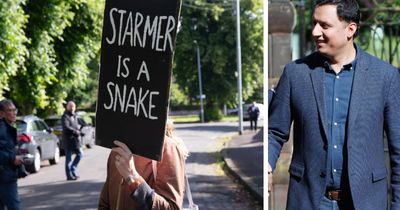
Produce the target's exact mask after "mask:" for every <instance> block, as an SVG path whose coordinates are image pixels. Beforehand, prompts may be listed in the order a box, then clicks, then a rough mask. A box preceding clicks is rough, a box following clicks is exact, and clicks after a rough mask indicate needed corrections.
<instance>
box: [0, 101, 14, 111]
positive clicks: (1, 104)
mask: <svg viewBox="0 0 400 210" xmlns="http://www.w3.org/2000/svg"><path fill="white" fill-rule="evenodd" d="M11 105H14V103H13V102H12V101H11V100H10V99H3V100H1V101H0V111H5V110H6V107H8V106H11Z"/></svg>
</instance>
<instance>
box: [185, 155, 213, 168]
mask: <svg viewBox="0 0 400 210" xmlns="http://www.w3.org/2000/svg"><path fill="white" fill-rule="evenodd" d="M218 155H219V152H190V153H189V157H188V159H186V163H198V164H203V165H211V164H214V163H215V162H216V161H217V157H218Z"/></svg>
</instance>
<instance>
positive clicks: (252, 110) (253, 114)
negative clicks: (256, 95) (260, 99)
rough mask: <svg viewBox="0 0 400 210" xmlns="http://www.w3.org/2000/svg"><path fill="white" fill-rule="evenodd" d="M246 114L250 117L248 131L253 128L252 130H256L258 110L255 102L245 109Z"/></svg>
mask: <svg viewBox="0 0 400 210" xmlns="http://www.w3.org/2000/svg"><path fill="white" fill-rule="evenodd" d="M247 112H248V113H249V117H250V130H253V128H254V130H257V120H258V116H260V110H259V109H258V107H257V106H256V102H253V104H252V105H251V106H250V107H249V108H248V109H247ZM253 124H254V126H253Z"/></svg>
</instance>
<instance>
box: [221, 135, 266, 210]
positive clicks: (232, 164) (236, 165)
mask: <svg viewBox="0 0 400 210" xmlns="http://www.w3.org/2000/svg"><path fill="white" fill-rule="evenodd" d="M263 134H264V129H263V128H262V127H261V129H258V130H257V131H250V130H245V131H244V132H243V133H242V135H236V136H233V137H232V138H231V140H230V141H229V142H227V143H226V144H225V148H224V149H223V150H222V151H221V153H222V157H223V159H224V161H225V163H226V166H227V169H228V171H229V172H230V173H231V174H232V175H233V176H235V177H236V178H237V179H238V180H239V181H240V182H241V183H242V184H243V185H244V186H245V187H246V188H247V189H248V190H249V192H250V193H251V194H252V195H253V197H254V198H255V199H257V200H258V201H259V202H260V203H263Z"/></svg>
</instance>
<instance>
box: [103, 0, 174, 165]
mask: <svg viewBox="0 0 400 210" xmlns="http://www.w3.org/2000/svg"><path fill="white" fill-rule="evenodd" d="M180 7H181V1H180V0H146V1H132V0H107V1H106V7H105V11H104V22H103V36H102V44H101V67H100V76H99V90H98V100H97V110H96V143H97V144H98V145H100V146H104V147H108V148H111V147H114V146H115V145H114V144H113V140H119V141H122V142H124V143H125V144H127V145H128V147H129V148H130V149H131V151H132V152H133V153H134V154H137V155H141V156H144V157H148V158H151V159H154V160H160V159H161V157H162V145H163V141H164V135H165V122H166V117H167V110H168V97H169V86H170V79H171V68H172V58H173V52H174V49H175V40H176V39H175V38H176V32H177V27H178V17H179V13H180Z"/></svg>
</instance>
